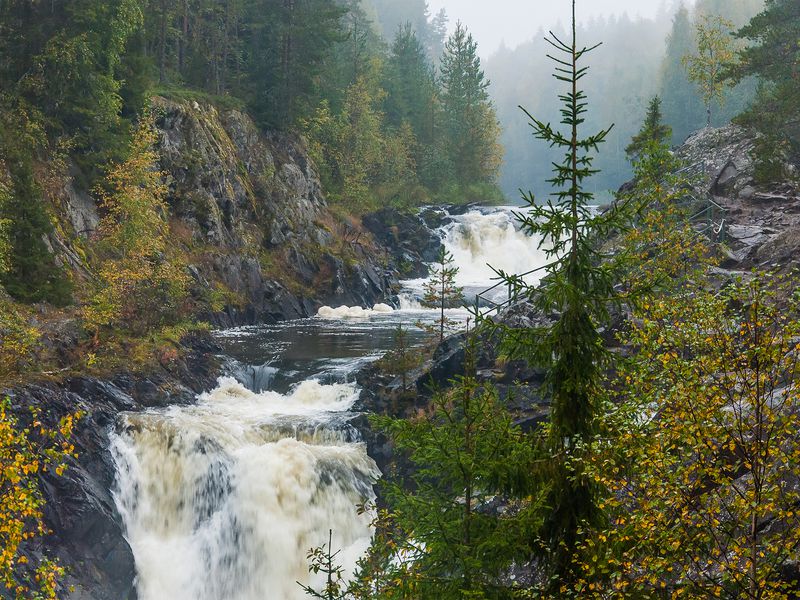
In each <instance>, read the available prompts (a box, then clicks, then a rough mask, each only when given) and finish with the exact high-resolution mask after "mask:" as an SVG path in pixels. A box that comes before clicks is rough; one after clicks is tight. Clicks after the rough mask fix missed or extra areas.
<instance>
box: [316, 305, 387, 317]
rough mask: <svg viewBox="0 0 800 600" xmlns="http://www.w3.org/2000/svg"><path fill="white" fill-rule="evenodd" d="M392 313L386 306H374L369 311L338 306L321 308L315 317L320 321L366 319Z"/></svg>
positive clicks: (354, 307)
mask: <svg viewBox="0 0 800 600" xmlns="http://www.w3.org/2000/svg"><path fill="white" fill-rule="evenodd" d="M391 312H394V309H393V308H392V307H391V306H389V305H388V304H376V305H375V306H373V307H372V308H371V309H369V308H362V307H360V306H339V307H337V308H332V307H330V306H323V307H322V308H320V309H319V310H318V311H317V316H318V317H320V318H321V319H331V320H333V319H368V318H369V317H371V316H373V315H376V314H387V313H391Z"/></svg>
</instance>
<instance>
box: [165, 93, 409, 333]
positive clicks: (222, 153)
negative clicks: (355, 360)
mask: <svg viewBox="0 0 800 600" xmlns="http://www.w3.org/2000/svg"><path fill="white" fill-rule="evenodd" d="M154 110H155V113H156V115H157V121H156V123H157V127H158V129H159V132H160V147H159V153H160V163H161V164H160V166H161V168H162V170H163V171H164V172H165V174H166V177H167V184H168V185H169V190H170V192H169V199H168V200H169V204H170V207H171V210H172V216H173V230H175V231H177V232H178V233H179V234H182V235H183V239H181V240H180V242H181V243H182V244H183V245H184V246H185V248H186V249H187V250H188V253H189V254H190V255H191V256H193V257H194V262H193V264H192V266H191V268H190V272H191V273H192V276H193V278H194V281H195V287H196V288H199V289H200V293H201V294H202V293H203V292H204V291H209V289H219V288H222V289H223V290H224V291H225V292H227V297H228V298H235V299H238V301H237V302H231V301H229V302H228V303H227V305H226V306H225V309H224V310H223V311H222V312H221V313H219V312H218V313H217V314H214V315H211V316H210V318H211V320H212V321H214V322H215V323H217V324H219V325H223V326H230V325H235V324H245V323H246V324H253V323H258V322H275V321H280V320H284V319H292V318H300V317H305V316H309V315H311V314H314V313H315V312H316V309H317V308H318V307H319V306H320V305H321V304H348V305H358V306H371V305H373V304H375V303H376V302H378V301H381V300H383V299H385V298H386V297H387V295H388V294H389V291H390V289H391V288H393V286H394V284H395V282H396V279H395V276H394V271H393V269H392V268H391V267H392V265H391V261H389V260H387V258H386V254H385V252H384V251H383V249H382V248H379V247H378V246H377V245H376V244H375V243H374V241H373V240H372V238H371V236H370V235H369V234H368V233H366V232H364V231H360V230H359V229H358V228H357V227H356V226H354V225H353V224H351V223H349V222H343V221H342V220H341V219H338V218H335V217H334V216H333V215H332V214H331V212H330V211H329V210H328V207H327V205H326V202H325V198H324V195H323V192H322V188H321V184H320V180H319V176H318V174H317V172H316V170H315V168H314V166H313V165H312V163H311V162H310V160H309V158H308V155H307V151H306V148H305V146H304V144H303V142H302V140H300V139H299V138H296V137H293V136H290V135H286V134H280V133H263V132H261V131H260V130H259V129H258V128H257V127H256V125H255V124H254V123H253V121H252V120H251V119H250V118H249V117H248V116H246V115H245V114H244V113H242V112H240V111H237V110H227V111H222V110H218V109H217V108H215V107H213V106H211V105H208V104H202V105H201V104H199V103H197V102H173V101H170V100H166V99H163V98H157V99H155V100H154Z"/></svg>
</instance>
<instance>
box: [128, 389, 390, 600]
mask: <svg viewBox="0 0 800 600" xmlns="http://www.w3.org/2000/svg"><path fill="white" fill-rule="evenodd" d="M356 398H357V390H356V388H355V387H354V386H352V385H347V384H333V385H322V384H320V383H319V382H317V381H314V380H310V381H305V382H303V383H301V384H300V385H298V386H297V387H296V388H295V389H294V391H292V392H291V393H289V394H287V395H282V394H278V393H276V392H270V391H265V392H261V393H254V392H252V391H250V390H248V389H246V388H245V387H243V386H242V385H241V384H240V383H239V382H237V381H236V380H235V379H232V378H222V379H220V381H219V386H218V387H217V388H216V389H215V390H214V391H212V392H209V393H207V394H204V395H202V396H200V398H199V402H198V404H197V405H195V406H188V407H172V408H169V409H166V410H161V411H151V412H147V413H144V414H138V415H133V414H131V415H127V416H125V417H124V426H123V427H122V428H121V432H120V433H118V434H116V435H114V436H113V440H112V443H113V447H112V450H113V453H114V457H115V460H116V462H117V474H118V476H117V486H116V490H115V501H116V504H117V508H118V510H119V512H120V514H121V516H122V519H123V523H124V525H125V529H126V534H127V539H128V541H129V543H130V545H131V548H132V550H133V553H134V557H135V560H136V568H137V575H138V576H137V592H138V597H139V598H140V600H270V599H275V600H300V599H301V598H304V597H306V596H305V595H304V593H303V591H302V590H301V589H300V587H299V586H298V585H297V583H296V582H297V581H300V582H303V583H309V582H311V583H313V584H314V585H316V586H317V587H318V588H321V585H322V580H321V579H320V578H319V577H318V578H317V579H316V581H314V580H312V579H311V578H310V577H309V574H308V562H307V559H306V554H307V552H308V550H309V549H310V548H312V547H318V546H321V545H322V544H323V543H327V541H328V530H329V529H332V530H333V532H334V549H341V550H342V552H341V554H340V555H339V558H340V560H341V562H342V564H343V566H344V567H345V570H346V571H347V572H352V570H353V569H354V567H355V564H356V561H357V560H358V558H359V557H360V556H361V555H363V553H364V552H365V551H366V550H367V548H368V546H369V543H370V539H371V528H370V521H371V518H372V516H371V515H370V514H362V515H359V514H358V513H357V508H356V506H357V505H358V504H360V503H363V502H364V501H369V500H372V499H374V494H373V490H372V483H373V482H374V481H375V480H376V479H377V478H378V477H379V475H380V473H379V471H378V469H377V467H376V465H375V463H374V461H373V460H372V459H371V458H369V456H368V455H367V452H366V448H365V446H364V444H362V443H360V442H359V436H358V433H357V432H356V431H355V429H354V428H353V427H351V426H350V425H349V424H348V422H347V420H348V415H347V411H348V410H349V409H350V408H351V407H352V405H353V402H355V400H356Z"/></svg>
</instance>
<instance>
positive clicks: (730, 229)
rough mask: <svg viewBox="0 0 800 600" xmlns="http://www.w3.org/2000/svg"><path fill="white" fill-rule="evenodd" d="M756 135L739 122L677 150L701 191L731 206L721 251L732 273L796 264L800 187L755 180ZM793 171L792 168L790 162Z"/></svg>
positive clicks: (706, 131)
mask: <svg viewBox="0 0 800 600" xmlns="http://www.w3.org/2000/svg"><path fill="white" fill-rule="evenodd" d="M755 141H756V140H755V136H754V134H753V133H751V132H749V131H747V130H745V129H743V128H741V127H737V126H735V125H728V126H726V127H722V128H719V129H703V130H700V131H698V132H697V133H695V134H694V135H692V136H691V137H689V139H688V140H687V141H686V143H685V144H684V145H683V146H681V147H680V148H679V149H678V150H677V151H676V155H677V156H678V157H679V158H680V159H682V160H684V161H685V162H686V163H687V164H689V165H691V168H690V171H691V172H692V173H694V174H695V175H697V176H698V179H697V181H696V182H695V196H697V197H709V198H712V199H713V200H714V202H716V203H717V204H718V205H720V206H721V207H723V208H724V209H725V211H726V212H725V214H724V215H722V216H721V217H720V218H724V226H723V228H722V236H721V239H720V240H719V241H720V245H719V247H720V250H721V252H722V254H723V256H724V257H725V259H724V262H723V264H722V267H724V269H727V270H730V271H731V272H733V271H736V272H739V271H743V270H749V269H753V268H774V269H779V270H780V269H786V268H790V267H791V266H793V265H794V266H796V265H797V262H798V261H800V256H797V250H798V247H800V244H799V243H798V236H797V233H796V232H797V231H798V229H800V190H798V189H797V188H796V187H795V185H794V184H792V183H791V182H785V183H780V184H772V185H760V184H758V183H757V182H756V181H755V178H754V176H755V162H754V155H753V152H754V149H755ZM786 170H787V172H789V171H791V170H792V169H791V168H789V167H788V166H787V169H786Z"/></svg>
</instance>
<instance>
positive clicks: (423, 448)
mask: <svg viewBox="0 0 800 600" xmlns="http://www.w3.org/2000/svg"><path fill="white" fill-rule="evenodd" d="M475 353H476V339H475V337H474V336H471V337H470V340H469V341H468V343H467V348H466V361H465V365H464V370H465V373H466V374H465V375H464V376H460V377H457V378H456V379H455V380H454V381H452V382H451V383H452V388H451V389H450V390H449V391H447V392H445V391H438V392H437V393H435V394H434V397H433V399H432V401H431V405H430V408H429V411H428V413H427V414H424V415H420V416H419V417H418V418H416V419H405V418H404V419H393V418H390V417H373V418H372V419H371V422H372V423H373V424H375V425H376V426H377V427H378V428H380V429H381V430H383V431H384V432H385V433H386V434H387V435H388V436H389V437H390V438H391V440H392V441H393V443H394V445H395V447H396V448H397V450H398V451H399V452H402V453H405V454H407V455H408V457H409V459H410V461H411V463H412V464H413V465H414V468H413V471H412V474H411V476H410V479H411V482H410V485H407V484H406V485H404V483H403V482H402V481H397V480H394V481H386V482H385V483H383V484H382V485H383V489H384V491H385V497H386V499H387V503H388V506H389V512H390V515H391V517H390V523H389V525H390V527H391V528H392V529H393V530H394V531H395V532H396V533H395V535H394V539H393V540H392V542H391V543H390V544H385V543H384V544H381V546H384V547H388V549H390V551H392V554H393V556H391V557H390V560H389V561H386V562H383V564H381V565H380V566H379V570H381V571H382V572H381V573H377V579H378V580H382V581H388V582H390V583H389V584H388V585H386V587H387V588H389V590H391V591H389V592H388V593H386V592H387V591H388V590H385V589H384V590H380V591H381V592H384V594H385V595H384V594H380V593H379V594H375V591H376V590H375V586H374V585H373V586H372V590H373V593H372V594H369V595H367V596H366V597H368V598H376V597H379V598H384V597H390V598H397V597H402V598H421V599H431V600H433V599H436V600H462V599H464V598H476V599H477V598H508V597H510V593H511V591H510V589H509V588H510V586H509V585H508V582H507V580H505V578H504V575H506V573H507V572H508V569H509V568H510V567H511V566H512V564H513V562H514V561H515V560H520V559H525V558H526V557H528V556H529V554H530V547H529V539H530V532H531V530H535V529H536V528H537V527H538V522H537V520H538V518H539V515H540V513H539V507H540V505H539V501H540V494H539V493H538V492H537V491H535V490H534V488H533V486H532V477H531V470H530V465H531V464H532V463H533V462H534V460H535V452H534V448H533V447H532V446H531V444H530V443H529V440H528V439H527V438H526V436H525V434H524V433H523V432H522V430H521V428H520V427H519V426H518V425H516V424H515V423H514V418H513V416H512V415H511V414H510V413H509V412H508V410H507V409H506V408H505V406H504V400H503V399H501V397H500V395H499V393H498V391H497V390H496V389H495V388H493V387H492V386H491V385H487V384H481V383H479V382H478V381H477V379H476V376H475V361H474V357H475ZM498 498H503V499H504V501H505V507H506V509H507V510H503V511H499V510H496V509H495V508H493V507H492V506H491V504H492V502H495V501H496V500H497V499H498ZM520 498H524V499H525V500H524V501H520V500H519V499H520ZM376 541H377V540H376ZM384 541H385V540H384ZM382 551H384V548H383V547H379V548H375V549H374V550H373V552H378V553H381V552H382ZM367 564H369V561H367ZM363 575H371V576H372V577H373V578H375V577H376V574H375V573H372V574H370V573H366V574H365V573H362V576H363Z"/></svg>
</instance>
